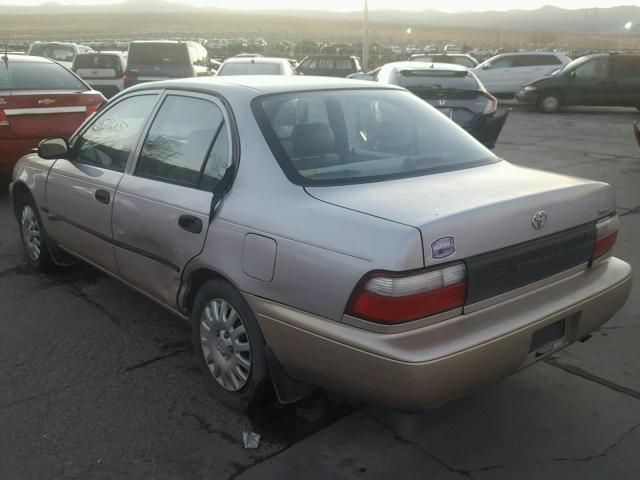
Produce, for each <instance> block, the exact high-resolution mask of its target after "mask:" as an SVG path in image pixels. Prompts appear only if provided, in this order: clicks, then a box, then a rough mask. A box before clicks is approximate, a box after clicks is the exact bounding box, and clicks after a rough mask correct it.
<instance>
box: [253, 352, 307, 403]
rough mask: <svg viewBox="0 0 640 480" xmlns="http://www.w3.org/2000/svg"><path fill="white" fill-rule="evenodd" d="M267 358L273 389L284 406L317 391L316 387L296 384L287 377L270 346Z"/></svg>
mask: <svg viewBox="0 0 640 480" xmlns="http://www.w3.org/2000/svg"><path fill="white" fill-rule="evenodd" d="M265 356H266V358H267V365H268V366H269V373H270V375H271V382H272V383H273V389H274V390H275V392H276V397H277V398H278V401H279V402H280V403H282V404H284V405H288V404H290V403H295V402H298V401H300V400H302V399H303V398H305V397H307V396H308V395H310V394H311V393H312V392H313V390H314V389H315V386H314V385H310V384H308V383H302V382H296V381H295V380H293V379H291V377H289V376H288V375H287V372H285V371H284V368H282V365H280V362H279V361H278V359H277V358H276V356H275V355H274V354H273V352H272V351H271V349H270V348H269V346H268V345H267V346H265Z"/></svg>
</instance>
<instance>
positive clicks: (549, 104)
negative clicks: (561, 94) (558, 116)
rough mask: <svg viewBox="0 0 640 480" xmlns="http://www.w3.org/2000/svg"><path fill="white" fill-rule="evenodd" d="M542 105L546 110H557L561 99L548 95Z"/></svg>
mask: <svg viewBox="0 0 640 480" xmlns="http://www.w3.org/2000/svg"><path fill="white" fill-rule="evenodd" d="M542 105H543V106H544V109H545V110H556V109H557V108H558V106H559V105H560V101H559V100H558V99H557V98H556V97H546V98H545V99H544V101H543V102H542Z"/></svg>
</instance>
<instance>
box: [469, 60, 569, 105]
mask: <svg viewBox="0 0 640 480" xmlns="http://www.w3.org/2000/svg"><path fill="white" fill-rule="evenodd" d="M570 61H571V59H570V58H569V57H567V56H566V55H565V54H563V53H558V52H521V53H503V54H500V55H496V56H495V57H491V58H490V59H489V60H487V61H485V62H483V63H481V64H480V65H478V66H477V67H476V68H475V69H474V73H475V74H476V75H477V76H478V78H480V80H481V81H482V83H483V84H484V86H485V87H486V88H487V90H489V91H490V92H491V93H492V94H493V95H499V96H510V95H514V94H515V93H516V92H518V91H520V88H521V87H522V85H524V84H527V83H530V82H533V81H535V80H538V79H539V78H542V77H546V76H547V75H550V74H551V73H552V72H553V71H554V70H557V69H558V68H561V67H563V66H564V65H566V64H567V63H569V62H570Z"/></svg>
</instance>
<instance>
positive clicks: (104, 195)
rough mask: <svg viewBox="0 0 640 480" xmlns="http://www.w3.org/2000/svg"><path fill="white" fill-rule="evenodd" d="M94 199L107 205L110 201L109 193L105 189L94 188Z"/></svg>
mask: <svg viewBox="0 0 640 480" xmlns="http://www.w3.org/2000/svg"><path fill="white" fill-rule="evenodd" d="M95 197H96V200H98V201H99V202H100V203H104V204H105V205H107V204H108V203H109V202H110V201H111V194H110V193H109V192H107V191H106V190H96V193H95Z"/></svg>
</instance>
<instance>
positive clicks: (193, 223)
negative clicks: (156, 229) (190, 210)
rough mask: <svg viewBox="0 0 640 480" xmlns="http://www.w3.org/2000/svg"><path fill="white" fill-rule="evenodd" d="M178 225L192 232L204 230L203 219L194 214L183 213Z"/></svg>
mask: <svg viewBox="0 0 640 480" xmlns="http://www.w3.org/2000/svg"><path fill="white" fill-rule="evenodd" d="M178 225H180V228H181V229H183V230H186V231H187V232H191V233H201V232H202V220H200V219H199V218H198V217H194V216H193V215H182V216H180V218H179V219H178Z"/></svg>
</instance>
